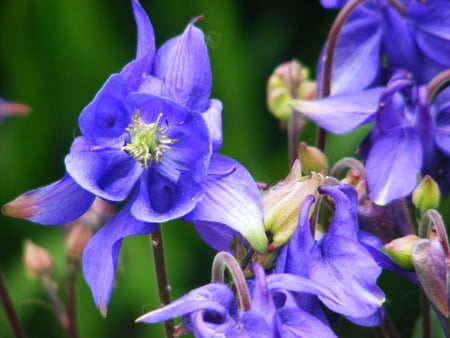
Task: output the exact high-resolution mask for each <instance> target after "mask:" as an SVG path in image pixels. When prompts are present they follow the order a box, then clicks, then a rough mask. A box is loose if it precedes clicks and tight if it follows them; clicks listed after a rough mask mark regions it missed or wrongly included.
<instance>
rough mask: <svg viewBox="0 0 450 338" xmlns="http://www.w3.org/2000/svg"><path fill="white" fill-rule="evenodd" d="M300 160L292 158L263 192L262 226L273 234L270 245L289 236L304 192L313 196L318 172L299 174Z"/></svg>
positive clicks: (278, 244) (296, 218)
mask: <svg viewBox="0 0 450 338" xmlns="http://www.w3.org/2000/svg"><path fill="white" fill-rule="evenodd" d="M300 172H301V167H300V162H299V161H298V160H296V161H295V162H294V164H293V166H292V169H291V172H290V173H289V175H288V176H287V177H286V179H284V180H283V181H281V182H279V183H278V184H276V185H275V186H274V187H272V188H271V189H269V190H268V191H267V192H265V193H264V195H263V204H264V227H265V230H266V231H269V232H270V233H271V234H272V235H273V242H272V243H271V246H270V247H271V249H276V248H277V247H280V246H281V245H283V244H285V243H286V242H287V241H289V239H290V238H291V237H292V235H293V233H294V231H295V229H296V227H297V224H298V216H299V213H300V209H301V207H302V204H303V202H304V200H305V198H306V196H308V195H313V196H317V188H318V187H319V185H320V183H321V182H322V179H323V176H322V175H321V174H312V175H310V176H304V177H301V175H300Z"/></svg>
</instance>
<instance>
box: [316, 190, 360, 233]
mask: <svg viewBox="0 0 450 338" xmlns="http://www.w3.org/2000/svg"><path fill="white" fill-rule="evenodd" d="M319 191H320V193H325V194H327V195H329V196H331V197H333V200H334V202H335V210H334V216H333V220H332V221H331V224H330V228H329V230H328V234H329V235H332V236H334V235H340V236H345V237H348V238H351V239H353V240H355V241H356V240H357V231H358V227H359V226H358V219H357V218H358V210H357V207H358V201H357V197H358V196H357V193H356V190H355V189H354V188H353V187H352V186H351V185H348V184H340V185H336V186H321V187H319Z"/></svg>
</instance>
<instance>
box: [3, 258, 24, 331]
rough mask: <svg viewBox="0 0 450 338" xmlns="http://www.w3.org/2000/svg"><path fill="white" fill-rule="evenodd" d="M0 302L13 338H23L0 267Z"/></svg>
mask: <svg viewBox="0 0 450 338" xmlns="http://www.w3.org/2000/svg"><path fill="white" fill-rule="evenodd" d="M0 301H1V303H2V306H3V309H4V310H5V313H6V317H7V318H8V322H9V325H10V327H11V331H12V332H13V335H14V337H15V338H25V333H24V331H23V329H22V326H21V325H20V322H19V318H18V317H17V314H16V311H15V310H14V306H13V304H12V302H11V298H10V297H9V293H8V290H7V288H6V283H5V278H4V276H3V270H2V267H1V266H0Z"/></svg>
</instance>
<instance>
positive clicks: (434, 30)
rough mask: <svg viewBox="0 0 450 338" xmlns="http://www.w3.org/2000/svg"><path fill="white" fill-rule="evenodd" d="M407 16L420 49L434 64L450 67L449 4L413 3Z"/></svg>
mask: <svg viewBox="0 0 450 338" xmlns="http://www.w3.org/2000/svg"><path fill="white" fill-rule="evenodd" d="M407 16H408V18H410V20H411V21H412V22H413V23H414V25H413V29H414V30H415V37H416V41H417V44H418V45H419V47H420V49H421V50H422V51H423V52H424V53H425V54H426V55H427V56H428V57H429V58H430V59H432V60H433V61H434V62H436V63H438V64H440V65H442V66H445V67H448V66H450V61H449V59H448V55H449V53H450V28H449V27H450V4H449V3H448V2H447V1H431V2H430V3H426V4H423V3H420V2H417V3H413V4H412V5H411V6H409V8H408V11H407ZM428 80H429V79H428Z"/></svg>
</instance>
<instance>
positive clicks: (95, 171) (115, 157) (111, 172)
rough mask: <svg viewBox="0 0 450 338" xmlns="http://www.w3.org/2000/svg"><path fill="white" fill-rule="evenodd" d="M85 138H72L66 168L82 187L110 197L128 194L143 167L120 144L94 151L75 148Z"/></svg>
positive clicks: (117, 197)
mask: <svg viewBox="0 0 450 338" xmlns="http://www.w3.org/2000/svg"><path fill="white" fill-rule="evenodd" d="M86 143H87V142H86V139H85V138H83V137H79V138H77V139H76V140H75V141H74V145H73V146H72V151H71V152H70V153H69V154H68V155H67V156H66V158H65V163H66V169H67V172H68V173H69V174H70V175H71V176H72V177H73V178H74V180H75V181H76V182H77V183H78V184H79V185H80V186H82V187H83V188H84V189H86V190H88V191H90V192H91V193H93V194H95V195H97V196H99V197H102V198H104V199H107V200H110V201H123V200H124V199H125V198H127V197H128V194H129V193H130V191H131V189H132V188H133V186H134V184H135V182H136V181H137V180H138V179H139V177H140V176H141V175H142V172H143V169H142V168H141V167H140V165H139V164H138V163H137V162H136V161H135V160H134V159H133V158H132V157H131V156H129V155H128V154H127V153H126V152H124V151H122V150H121V149H120V148H110V149H105V150H98V151H96V150H94V151H89V149H88V150H86V151H74V149H77V148H83V147H86Z"/></svg>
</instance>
